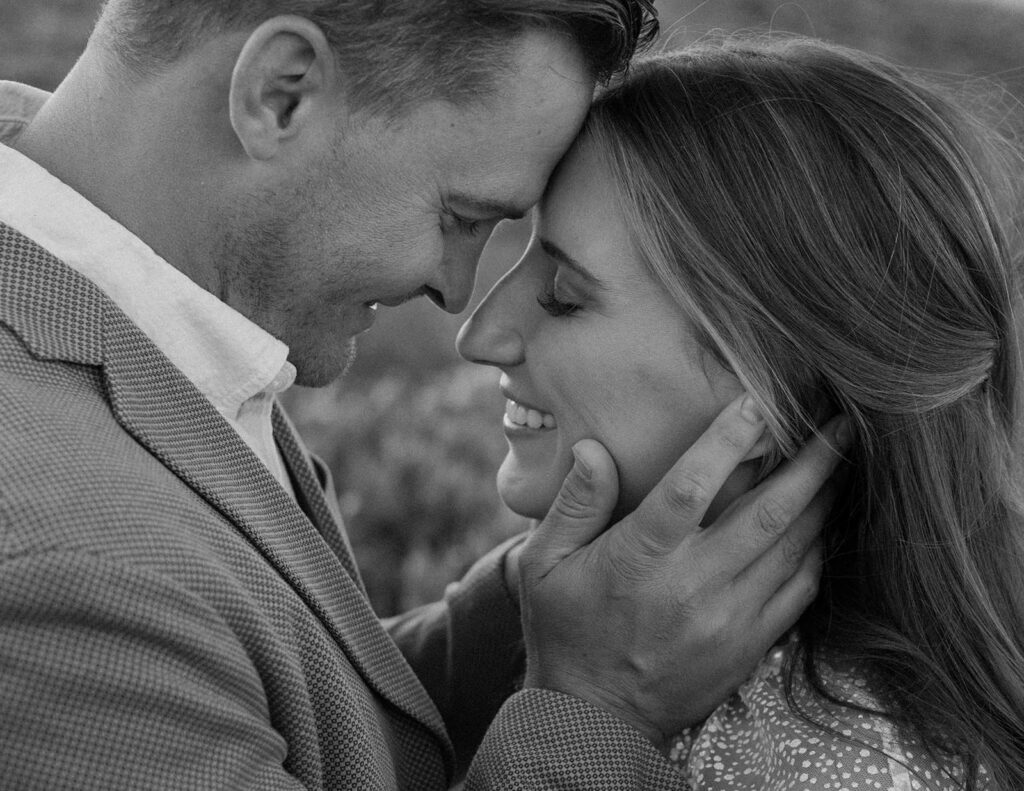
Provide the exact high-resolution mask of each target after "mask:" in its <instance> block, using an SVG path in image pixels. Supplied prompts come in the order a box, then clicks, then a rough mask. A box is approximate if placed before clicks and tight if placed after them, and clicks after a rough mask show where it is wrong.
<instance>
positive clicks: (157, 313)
mask: <svg viewBox="0 0 1024 791" xmlns="http://www.w3.org/2000/svg"><path fill="white" fill-rule="evenodd" d="M48 96H49V95H48V94H47V93H45V92H44V91H39V90H38V89H35V88H31V87H29V86H26V85H20V84H18V83H13V82H5V81H0V221H2V222H4V223H6V224H7V225H9V226H10V227H11V228H14V229H15V230H16V231H18V232H19V233H21V234H22V235H24V236H26V237H28V238H29V239H31V240H32V241H34V242H35V243H36V244H38V245H39V246H40V247H42V248H44V249H46V250H47V251H49V252H50V253H51V254H53V255H54V256H56V257H57V258H59V259H60V260H61V261H63V262H64V263H66V264H67V265H68V266H70V267H71V268H73V269H75V270H76V271H78V272H79V273H80V274H82V275H84V276H85V277H87V278H89V279H90V280H91V281H93V282H94V283H95V284H96V285H97V286H99V288H101V289H102V290H103V291H104V292H106V294H107V295H108V296H109V297H110V298H111V299H112V300H113V301H114V302H115V303H116V304H117V306H118V307H119V308H121V310H123V311H124V312H125V314H127V316H128V318H130V319H131V320H132V321H133V322H134V323H135V324H136V325H138V327H139V328H140V329H141V330H142V331H143V332H144V333H145V334H146V335H147V336H148V337H149V338H150V340H152V341H153V343H154V344H156V346H157V348H159V349H160V351H162V352H163V353H164V354H165V355H166V356H167V358H168V359H169V360H170V361H171V362H172V363H173V364H174V365H175V366H177V367H178V368H179V369H180V370H181V372H182V373H183V374H184V375H185V376H186V377H187V378H188V379H189V380H190V381H191V382H192V383H193V384H194V385H195V386H196V388H198V390H199V391H200V392H201V393H202V394H203V395H205V396H206V397H207V398H208V399H209V400H210V402H211V403H212V404H213V405H214V407H216V409H217V411H218V412H220V413H221V415H223V416H224V418H225V419H226V420H227V421H228V423H229V424H231V426H232V427H233V428H234V429H235V430H236V431H237V432H238V434H239V435H240V436H241V437H242V439H243V440H245V442H246V443H247V444H248V445H249V447H250V448H252V450H253V451H254V452H255V453H256V455H257V456H259V458H260V459H261V460H262V461H263V462H264V464H266V465H267V468H268V469H269V470H270V472H271V473H272V474H273V475H274V477H275V478H276V479H277V480H278V481H279V482H280V483H281V485H282V486H283V487H284V488H285V489H286V490H287V491H288V492H289V493H291V494H292V495H293V496H294V491H293V489H292V486H291V482H290V480H289V477H288V473H287V471H286V469H285V466H284V462H283V461H282V459H281V454H280V452H279V451H278V449H277V445H276V444H275V442H274V436H273V427H272V424H271V410H272V409H273V405H274V400H275V397H276V395H277V394H278V393H281V392H283V391H284V390H286V389H287V388H288V387H290V386H291V385H292V383H293V382H294V381H295V368H294V366H293V365H292V364H291V363H290V362H288V347H287V346H286V345H285V344H284V343H282V342H281V341H279V340H278V339H277V338H275V337H274V336H272V335H271V334H270V333H268V332H266V331H265V330H264V329H262V328H261V327H259V326H258V325H256V324H254V323H253V322H252V321H250V320H249V319H247V318H246V317H245V316H243V315H242V314H241V313H239V312H238V311H236V310H234V309H233V308H231V307H230V306H228V305H227V304H225V303H224V302H221V301H220V300H219V299H217V298H216V297H215V296H213V294H211V293H210V292H208V291H206V290H205V289H203V288H201V287H200V286H199V285H197V284H196V283H194V282H193V281H192V280H190V279H189V278H188V277H186V276H185V275H184V274H182V273H181V272H180V271H178V270H177V269H175V268H174V267H173V266H171V265H170V264H169V263H167V261H165V260H164V259H163V258H161V257H160V256H159V255H157V254H156V253H155V252H154V251H153V250H152V249H150V248H149V246H148V245H146V244H145V242H143V241H142V240H141V239H139V238H138V237H137V236H135V234H133V233H132V232H131V231H129V230H128V229H127V228H125V227H124V226H123V225H121V224H120V223H118V222H116V221H115V220H114V219H113V218H111V217H110V216H109V215H107V214H106V213H104V212H103V211H102V210H101V209H99V208H98V207H96V206H94V205H93V204H92V203H90V202H89V201H88V200H87V199H86V198H84V197H83V196H82V195H80V194H79V193H77V192H75V191H74V190H73V189H71V188H70V187H68V186H67V185H66V184H64V183H63V182H61V181H60V180H58V179H57V178H55V177H54V176H52V175H51V174H50V173H49V172H47V171H46V170H45V169H44V168H42V167H41V166H40V165H38V164H36V163H35V162H33V161H32V160H31V159H29V158H28V157H26V156H24V155H23V154H21V153H20V152H18V151H15V150H14V149H12V148H10V147H9V146H8V145H4V144H5V143H7V144H9V143H10V142H12V141H13V140H14V139H15V138H16V137H17V135H18V134H19V133H20V132H21V130H22V129H24V128H25V126H26V125H27V124H28V122H29V121H30V120H31V119H32V118H33V117H34V116H35V114H36V113H37V112H38V111H39V108H40V107H42V105H43V103H44V102H45V101H46V99H47V98H48Z"/></svg>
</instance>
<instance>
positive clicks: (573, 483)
mask: <svg viewBox="0 0 1024 791" xmlns="http://www.w3.org/2000/svg"><path fill="white" fill-rule="evenodd" d="M551 512H552V513H553V514H557V515H559V516H561V517H564V518H566V519H586V518H588V517H590V516H593V514H594V506H593V504H592V503H591V501H590V490H589V489H588V488H587V487H586V486H585V485H584V484H582V483H581V482H580V481H579V480H578V479H577V478H575V477H574V476H571V475H570V476H569V478H567V479H566V481H565V483H564V484H563V485H562V488H561V489H560V490H559V492H558V496H557V497H556V498H555V502H554V504H553V505H552V506H551Z"/></svg>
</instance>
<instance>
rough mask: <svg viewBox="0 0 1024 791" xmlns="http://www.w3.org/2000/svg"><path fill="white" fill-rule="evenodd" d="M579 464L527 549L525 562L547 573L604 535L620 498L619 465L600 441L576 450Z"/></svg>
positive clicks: (585, 442)
mask: <svg viewBox="0 0 1024 791" xmlns="http://www.w3.org/2000/svg"><path fill="white" fill-rule="evenodd" d="M573 454H574V456H575V457H576V460H575V463H574V464H573V467H572V469H571V470H570V471H569V474H568V475H567V476H566V477H565V481H564V482H563V483H562V488H561V489H560V490H559V492H558V496H557V497H556V498H555V502H554V503H553V504H552V506H551V510H549V511H548V514H547V516H546V517H544V521H543V522H541V524H540V526H539V528H538V529H537V530H535V531H533V533H532V534H531V536H530V538H529V540H528V541H527V546H526V547H525V548H524V553H523V558H522V562H523V563H524V564H527V563H529V564H536V566H535V569H534V570H535V571H536V572H537V573H540V574H543V573H546V571H547V570H548V569H549V568H551V567H552V566H554V565H555V564H556V563H558V562H559V561H560V560H562V559H563V558H565V557H567V556H568V555H571V554H572V553H573V552H575V551H576V550H578V549H579V548H580V547H583V546H586V545H587V544H589V543H590V542H591V541H593V540H594V539H595V538H596V537H597V536H599V535H600V534H601V533H603V532H604V529H605V528H606V527H607V525H608V520H609V518H610V517H611V513H612V509H613V508H614V507H615V503H616V501H617V500H618V497H619V481H618V472H617V471H616V469H615V462H614V461H612V457H611V456H610V455H609V454H608V451H606V450H605V449H604V446H602V445H601V444H600V443H599V442H596V441H594V440H590V439H585V440H580V441H579V442H577V443H576V445H575V446H574V447H573Z"/></svg>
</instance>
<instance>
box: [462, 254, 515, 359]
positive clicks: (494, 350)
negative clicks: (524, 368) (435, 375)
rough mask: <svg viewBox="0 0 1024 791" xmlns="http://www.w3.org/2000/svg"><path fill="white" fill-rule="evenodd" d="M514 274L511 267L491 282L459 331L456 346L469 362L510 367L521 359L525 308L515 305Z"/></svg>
mask: <svg viewBox="0 0 1024 791" xmlns="http://www.w3.org/2000/svg"><path fill="white" fill-rule="evenodd" d="M515 273H516V269H515V268H514V269H512V270H511V271H510V272H507V273H506V274H505V276H504V277H502V278H501V280H499V281H498V282H497V283H495V284H494V287H493V288H491V290H490V291H489V292H488V293H487V296H485V297H484V299H483V301H482V302H481V303H480V304H479V305H478V306H477V308H476V310H474V311H473V314H472V315H471V316H470V317H469V318H468V319H467V320H466V323H465V324H463V325H462V329H461V330H459V337H458V340H457V341H456V348H457V349H458V350H459V354H461V355H462V356H463V357H465V358H466V359H467V360H469V361H470V362H473V363H479V364H480V365H496V366H499V367H510V366H514V365H518V364H520V363H521V362H522V361H523V358H524V353H525V347H524V344H523V335H522V332H521V330H520V322H522V320H523V318H524V313H525V311H524V309H523V306H522V305H519V304H518V303H519V302H520V301H521V300H519V299H517V294H516V292H517V290H518V285H519V284H518V283H517V282H516V277H515Z"/></svg>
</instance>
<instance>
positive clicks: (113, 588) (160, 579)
mask: <svg viewBox="0 0 1024 791" xmlns="http://www.w3.org/2000/svg"><path fill="white" fill-rule="evenodd" d="M274 425H275V437H276V440H277V442H278V445H279V447H280V449H281V452H282V455H283V457H284V459H285V462H286V464H287V466H288V469H289V473H290V475H291V477H292V480H293V482H294V484H295V490H296V493H297V497H298V502H296V501H295V500H293V499H292V498H291V497H289V495H288V494H287V493H286V492H285V491H284V490H283V489H282V487H281V486H280V485H279V484H278V483H277V482H276V481H275V480H274V478H273V477H272V476H271V474H270V473H269V471H267V469H266V468H265V467H264V465H263V464H262V463H261V462H260V461H259V460H258V459H257V457H256V456H255V455H254V454H253V453H252V451H251V450H250V449H249V447H248V446H247V445H246V444H245V443H244V442H243V441H242V440H241V439H240V438H239V437H238V436H237V434H236V433H235V432H234V431H233V430H232V429H231V428H230V426H229V425H228V424H227V423H226V421H225V420H224V419H223V418H222V417H221V416H220V414H219V413H218V412H217V411H216V410H215V409H214V408H213V406H212V405H211V404H210V403H209V402H208V401H207V400H206V399H205V398H204V397H203V396H202V395H201V394H200V393H199V392H198V391H197V390H196V389H195V388H194V387H193V385H192V384H191V383H190V382H189V381H188V380H187V379H186V378H185V377H184V376H183V375H182V374H181V373H180V372H179V371H178V370H177V369H176V368H175V367H174V366H173V365H171V364H170V363H169V362H168V361H167V359H166V358H165V357H164V356H163V354H162V353H161V352H160V351H159V350H158V349H157V348H156V347H155V346H154V345H153V344H152V343H151V342H150V341H149V339H148V338H146V337H145V336H144V335H143V334H142V333H141V332H140V331H139V330H138V328H137V327H136V326H135V325H134V324H132V323H131V321H129V320H128V319H127V317H126V316H125V315H124V314H123V313H122V312H121V311H120V310H119V309H118V308H117V307H116V306H115V305H114V304H113V303H112V302H111V301H110V300H109V299H108V298H107V297H106V296H105V295H104V294H103V293H102V292H101V291H100V290H99V289H98V288H96V287H95V286H94V285H93V284H92V283H91V282H90V281H88V280H86V279H85V278H83V277H81V276H80V275H78V274H77V273H75V272H74V271H73V270H71V269H70V268H69V267H67V266H66V265H64V264H63V263H62V262H60V261H58V260H56V259H55V258H53V257H52V256H51V255H49V254H48V253H47V252H46V251H44V250H42V249H41V248H40V247H38V246H37V245H35V244H34V243H33V242H31V241H29V240H28V239H26V238H25V237H23V236H21V235H20V234H18V233H17V232H16V231H13V230H12V229H10V228H8V227H7V226H4V225H2V224H0V787H2V788H5V789H7V788H9V789H37V788H38V789H64V788H67V789H105V790H107V789H122V788H123V789H148V788H175V789H177V788H182V789H185V788H201V789H234V788H238V789H285V788H307V789H360V790H361V789H391V788H408V789H428V790H429V789H443V788H446V787H447V786H448V785H449V784H450V783H451V782H453V780H454V779H455V778H457V777H458V776H459V774H460V773H461V772H462V771H463V769H464V767H465V765H466V763H467V762H468V759H469V757H470V756H471V755H472V754H473V752H474V751H475V750H477V747H478V745H479V744H480V741H481V739H484V741H483V746H482V747H480V748H479V751H478V752H477V753H476V759H475V761H474V763H473V766H472V768H471V769H470V775H469V779H468V780H467V787H468V788H472V789H506V788H508V789H515V788H523V789H526V788H555V787H558V788H581V789H582V788H607V789H622V788H636V789H657V788H673V787H678V786H679V785H680V784H681V779H680V778H679V776H678V775H676V774H674V773H673V772H672V770H671V768H669V767H668V764H667V763H666V762H665V761H664V760H663V759H662V758H661V756H660V755H659V754H658V753H657V752H656V751H655V750H654V749H653V748H652V747H651V745H650V744H649V743H647V742H646V741H645V740H644V739H643V738H642V737H640V735H639V734H638V733H637V732H636V731H634V730H632V729H631V728H629V727H627V726H625V725H624V724H622V723H621V722H619V721H618V720H616V719H615V718H613V717H610V716H608V715H606V714H604V713H603V712H601V711H599V710H598V709H596V708H593V707H591V706H589V705H588V704H586V703H584V702H583V701H579V700H576V699H575V698H570V697H566V696H562V695H558V694H556V693H552V692H546V691H540V690H528V691H523V692H518V693H516V694H514V695H512V697H511V698H509V699H508V700H507V701H505V699H506V697H507V696H508V695H509V693H510V692H511V691H512V689H511V681H510V679H511V678H512V677H513V674H514V673H515V672H516V670H517V668H518V667H519V662H520V659H521V653H520V651H519V650H518V648H517V645H518V638H519V634H518V622H517V619H516V615H515V608H514V606H513V603H512V602H511V601H510V600H509V598H508V595H507V593H506V591H505V589H504V586H503V584H502V580H501V577H502V572H501V562H502V555H501V552H500V551H499V552H498V553H495V554H494V555H493V556H492V557H489V558H487V559H485V560H484V561H481V563H479V564H477V566H476V567H474V569H473V570H471V571H470V573H469V575H467V577H466V578H465V579H464V580H463V581H462V582H461V583H460V584H458V585H455V586H452V587H451V588H450V590H449V593H448V594H447V596H446V598H445V600H444V601H443V602H440V603H437V604H435V605H431V606H428V607H426V608H422V609H420V610H418V611H414V612H413V613H411V614H410V615H408V616H405V617H402V618H399V619H396V620H394V621H392V622H390V623H388V624H386V625H384V624H381V622H380V621H378V619H377V618H376V617H375V616H374V614H373V612H372V611H371V609H370V606H369V604H368V602H367V600H366V598H365V595H364V593H363V590H362V586H361V581H360V578H359V574H358V572H357V570H356V568H355V565H354V563H353V560H352V557H351V554H350V552H349V549H348V547H347V545H346V542H345V539H344V535H343V532H342V527H341V523H340V518H339V517H338V514H337V511H336V503H335V498H334V496H333V492H332V484H331V482H330V478H329V475H328V474H327V472H326V470H325V469H324V468H323V466H322V465H320V464H319V463H318V462H317V461H316V460H314V459H312V458H311V457H310V456H309V454H308V453H307V452H306V450H305V449H304V447H303V445H302V443H301V441H300V440H299V438H298V436H297V435H296V433H295V431H294V429H293V428H292V426H291V425H289V423H288V421H287V419H286V417H285V415H284V414H283V413H282V412H281V411H280V410H279V409H277V410H276V411H275V414H274ZM389 630H390V634H389ZM403 652H404V655H403ZM414 670H415V672H414ZM428 690H429V692H428ZM503 701H505V702H504V703H503ZM499 709H500V710H499ZM492 719H493V720H494V722H493V725H491V727H490V730H489V731H488V732H487V734H486V737H485V734H484V732H485V730H487V727H488V724H489V723H490V722H491V720H492Z"/></svg>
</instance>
